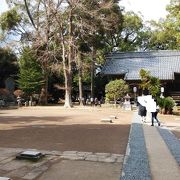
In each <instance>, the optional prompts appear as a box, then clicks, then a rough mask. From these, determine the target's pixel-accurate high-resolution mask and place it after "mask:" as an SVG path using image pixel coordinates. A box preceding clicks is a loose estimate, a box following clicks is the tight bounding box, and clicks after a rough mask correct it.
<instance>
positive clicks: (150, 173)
mask: <svg viewBox="0 0 180 180" xmlns="http://www.w3.org/2000/svg"><path fill="white" fill-rule="evenodd" d="M124 159H125V161H124V165H123V170H122V175H121V177H120V179H121V180H150V179H153V180H178V179H179V178H180V163H179V162H180V141H179V140H178V139H177V138H176V137H175V136H174V135H173V134H172V133H171V132H170V131H169V130H168V129H167V128H165V127H151V126H150V123H146V124H142V122H141V121H140V118H139V116H138V115H137V113H135V116H134V118H133V122H132V125H131V131H130V135H129V142H128V147H127V151H126V156H125V158H124Z"/></svg>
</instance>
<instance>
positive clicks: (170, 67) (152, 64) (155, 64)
mask: <svg viewBox="0 0 180 180" xmlns="http://www.w3.org/2000/svg"><path fill="white" fill-rule="evenodd" d="M141 69H145V70H148V71H150V73H151V75H152V76H155V77H158V78H159V79H160V80H173V79H174V73H180V51H148V52H126V53H123V52H114V53H111V54H109V55H108V56H106V62H105V64H104V66H103V68H102V71H101V73H102V74H105V75H118V74H125V79H126V80H139V79H140V76H139V71H140V70H141Z"/></svg>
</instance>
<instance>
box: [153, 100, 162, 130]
mask: <svg viewBox="0 0 180 180" xmlns="http://www.w3.org/2000/svg"><path fill="white" fill-rule="evenodd" d="M151 108H152V110H151V114H152V117H151V126H154V120H156V121H157V123H158V126H160V125H161V123H160V121H159V120H158V118H157V114H158V112H159V106H158V105H157V104H156V102H155V101H154V100H153V102H152V104H151Z"/></svg>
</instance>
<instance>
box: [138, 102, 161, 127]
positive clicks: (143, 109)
mask: <svg viewBox="0 0 180 180" xmlns="http://www.w3.org/2000/svg"><path fill="white" fill-rule="evenodd" d="M146 103H147V102H146ZM149 106H150V108H149V109H148V112H150V113H151V126H154V122H155V121H156V122H157V123H158V126H160V125H161V123H160V121H159V120H158V118H157V115H158V112H159V106H158V105H157V104H156V102H154V103H151V104H150V105H149ZM147 107H148V106H146V105H144V104H143V105H142V104H141V103H138V115H139V116H141V118H142V122H146V116H147Z"/></svg>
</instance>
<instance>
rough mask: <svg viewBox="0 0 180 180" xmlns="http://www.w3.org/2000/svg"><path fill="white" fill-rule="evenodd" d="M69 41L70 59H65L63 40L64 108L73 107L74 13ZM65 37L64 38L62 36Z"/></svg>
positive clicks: (70, 20) (70, 17) (70, 24)
mask: <svg viewBox="0 0 180 180" xmlns="http://www.w3.org/2000/svg"><path fill="white" fill-rule="evenodd" d="M68 25H69V28H68V30H69V41H68V51H67V52H68V57H67V58H66V57H65V41H64V39H63V41H62V45H63V47H62V48H63V66H64V78H65V104H64V107H66V108H70V107H72V97H71V93H72V92H71V91H72V56H73V36H72V11H71V10H70V12H69V24H68ZM62 37H63V36H62Z"/></svg>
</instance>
